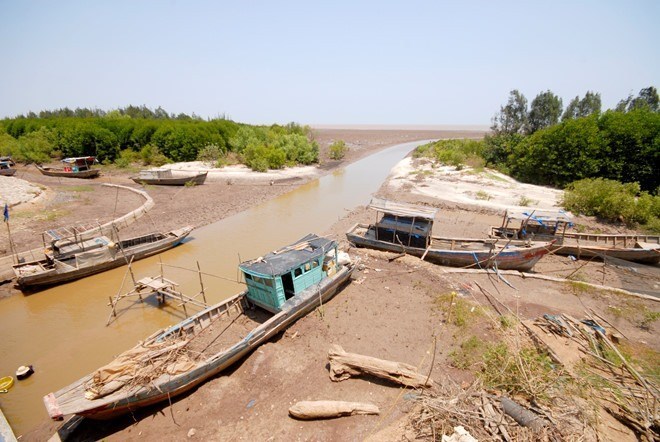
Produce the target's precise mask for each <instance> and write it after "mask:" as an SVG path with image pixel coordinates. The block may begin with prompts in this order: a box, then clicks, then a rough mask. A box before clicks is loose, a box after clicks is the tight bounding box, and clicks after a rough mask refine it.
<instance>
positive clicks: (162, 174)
mask: <svg viewBox="0 0 660 442" xmlns="http://www.w3.org/2000/svg"><path fill="white" fill-rule="evenodd" d="M137 178H138V179H143V180H162V179H167V178H172V170H171V169H152V170H141V171H140V172H138V176H137Z"/></svg>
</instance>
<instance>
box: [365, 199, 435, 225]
mask: <svg viewBox="0 0 660 442" xmlns="http://www.w3.org/2000/svg"><path fill="white" fill-rule="evenodd" d="M369 207H370V208H372V209H374V210H377V211H379V212H383V213H389V214H392V215H396V216H406V217H409V218H424V219H429V220H431V221H433V219H434V218H435V214H436V213H438V209H436V208H433V207H424V206H415V205H412V204H406V203H397V202H395V201H389V200H386V199H382V198H372V199H371V202H370V203H369Z"/></svg>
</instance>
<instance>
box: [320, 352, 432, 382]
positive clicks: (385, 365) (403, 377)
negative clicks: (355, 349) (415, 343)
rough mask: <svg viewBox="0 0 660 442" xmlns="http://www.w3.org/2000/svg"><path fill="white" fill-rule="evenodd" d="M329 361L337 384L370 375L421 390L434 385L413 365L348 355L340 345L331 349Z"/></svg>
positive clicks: (352, 354) (333, 378)
mask: <svg viewBox="0 0 660 442" xmlns="http://www.w3.org/2000/svg"><path fill="white" fill-rule="evenodd" d="M328 360H329V361H330V379H332V380H333V381H335V382H339V381H343V380H345V379H348V378H350V377H351V376H358V375H360V374H368V375H372V376H376V377H378V378H382V379H387V380H389V381H392V382H395V383H397V384H402V385H405V386H407V387H413V388H419V387H430V386H431V385H432V382H431V381H430V380H429V379H428V378H427V376H424V375H422V374H419V373H417V371H416V369H415V367H413V366H412V365H408V364H405V363H403V362H394V361H386V360H384V359H377V358H372V357H370V356H364V355H358V354H355V353H346V352H345V351H344V349H343V348H341V346H339V345H333V346H332V347H330V350H329V351H328Z"/></svg>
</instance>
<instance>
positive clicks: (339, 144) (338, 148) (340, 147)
mask: <svg viewBox="0 0 660 442" xmlns="http://www.w3.org/2000/svg"><path fill="white" fill-rule="evenodd" d="M346 152H348V146H346V143H345V142H344V140H337V141H335V142H334V143H332V144H331V145H330V158H332V159H333V160H341V159H342V158H344V156H346Z"/></svg>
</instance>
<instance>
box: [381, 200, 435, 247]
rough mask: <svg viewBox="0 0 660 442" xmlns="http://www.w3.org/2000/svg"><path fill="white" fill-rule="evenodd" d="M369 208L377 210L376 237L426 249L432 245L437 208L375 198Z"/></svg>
mask: <svg viewBox="0 0 660 442" xmlns="http://www.w3.org/2000/svg"><path fill="white" fill-rule="evenodd" d="M369 208H371V209H373V210H375V211H376V223H375V224H373V227H374V235H375V239H376V240H379V241H385V242H389V243H393V244H402V245H404V246H408V247H418V248H422V249H426V248H428V247H429V245H431V235H432V233H433V220H434V219H435V215H436V213H437V211H438V210H437V209H435V208H427V207H419V206H413V205H410V204H403V203H397V202H393V201H388V200H384V199H381V198H373V199H372V200H371V203H369Z"/></svg>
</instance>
